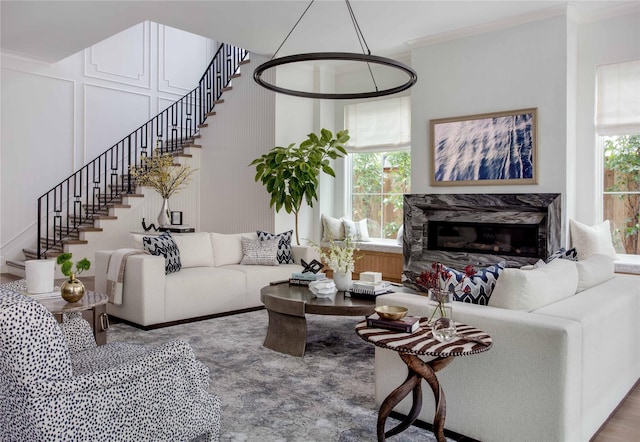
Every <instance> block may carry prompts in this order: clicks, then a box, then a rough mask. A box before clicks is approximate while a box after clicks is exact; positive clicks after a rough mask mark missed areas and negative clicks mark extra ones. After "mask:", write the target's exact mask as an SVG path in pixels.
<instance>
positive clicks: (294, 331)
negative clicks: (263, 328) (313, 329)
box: [264, 310, 307, 357]
mask: <svg viewBox="0 0 640 442" xmlns="http://www.w3.org/2000/svg"><path fill="white" fill-rule="evenodd" d="M268 311H269V326H268V328H267V337H266V338H265V339H264V346H265V347H267V348H268V349H271V350H274V351H278V352H280V353H285V354H288V355H291V356H300V357H302V356H304V350H305V348H306V346H307V320H306V318H305V317H304V316H292V315H287V314H283V313H279V312H275V311H273V310H268Z"/></svg>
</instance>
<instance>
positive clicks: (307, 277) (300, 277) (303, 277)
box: [289, 272, 327, 286]
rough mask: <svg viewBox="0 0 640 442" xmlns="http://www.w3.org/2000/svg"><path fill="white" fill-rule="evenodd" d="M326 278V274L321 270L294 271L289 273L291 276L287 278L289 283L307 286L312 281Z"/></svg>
mask: <svg viewBox="0 0 640 442" xmlns="http://www.w3.org/2000/svg"><path fill="white" fill-rule="evenodd" d="M326 278H327V276H326V275H325V274H324V273H322V272H318V273H313V272H294V273H292V274H291V278H289V284H291V285H305V286H308V285H309V283H310V282H312V281H320V280H321V279H326Z"/></svg>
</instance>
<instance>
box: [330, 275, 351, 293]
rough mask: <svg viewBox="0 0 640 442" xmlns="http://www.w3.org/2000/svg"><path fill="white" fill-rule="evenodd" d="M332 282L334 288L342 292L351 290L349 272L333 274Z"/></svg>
mask: <svg viewBox="0 0 640 442" xmlns="http://www.w3.org/2000/svg"><path fill="white" fill-rule="evenodd" d="M333 282H334V283H335V285H336V288H337V289H338V290H339V291H341V292H344V291H345V290H350V289H351V272H347V273H338V272H333Z"/></svg>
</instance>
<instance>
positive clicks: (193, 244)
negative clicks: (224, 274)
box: [173, 232, 213, 269]
mask: <svg viewBox="0 0 640 442" xmlns="http://www.w3.org/2000/svg"><path fill="white" fill-rule="evenodd" d="M173 239H174V241H175V242H176V244H177V245H178V249H179V250H180V262H181V263H182V268H183V269H185V268H189V267H213V249H212V247H211V240H210V239H209V234H208V233H206V232H197V233H186V234H184V235H175V236H174V237H173Z"/></svg>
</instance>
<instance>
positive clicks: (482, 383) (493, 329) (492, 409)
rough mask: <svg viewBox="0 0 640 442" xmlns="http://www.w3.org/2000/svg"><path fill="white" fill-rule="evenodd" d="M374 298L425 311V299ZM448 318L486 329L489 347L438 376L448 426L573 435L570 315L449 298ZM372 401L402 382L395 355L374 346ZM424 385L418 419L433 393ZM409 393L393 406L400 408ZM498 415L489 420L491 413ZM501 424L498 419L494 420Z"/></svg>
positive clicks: (577, 380) (573, 326) (578, 343)
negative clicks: (517, 309)
mask: <svg viewBox="0 0 640 442" xmlns="http://www.w3.org/2000/svg"><path fill="white" fill-rule="evenodd" d="M376 302H377V304H378V305H381V304H387V305H389V304H391V305H401V306H405V307H407V308H408V309H409V314H410V315H416V316H425V315H427V314H428V307H427V303H428V300H427V298H426V297H421V296H416V295H412V294H406V293H395V294H389V295H381V296H378V298H377V301H376ZM453 318H454V320H455V321H458V322H463V323H465V324H469V325H472V326H474V327H477V328H479V329H481V330H484V331H486V332H487V333H489V335H491V337H492V339H493V346H492V348H491V349H489V350H488V351H486V352H483V353H480V354H477V355H470V356H464V357H457V358H455V360H454V361H453V362H452V363H451V364H450V365H449V366H448V367H447V368H445V369H444V370H442V371H441V372H439V373H438V379H439V380H440V383H441V386H442V388H443V391H444V393H445V395H446V398H447V410H451V413H448V414H447V428H448V429H450V430H452V431H455V432H458V433H461V434H464V435H466V436H469V437H472V438H474V439H479V440H492V441H508V440H509V441H510V440H545V441H561V440H580V439H581V437H580V424H579V422H580V413H581V382H582V381H581V380H582V328H581V326H580V324H579V323H578V322H576V321H572V320H569V319H564V318H557V317H551V316H545V315H539V314H535V313H527V312H522V311H514V310H506V309H499V308H495V307H489V306H478V305H471V304H463V303H459V302H455V303H454V304H453ZM375 376H376V402H377V403H378V404H380V403H381V402H382V401H383V400H384V398H385V397H386V396H387V395H388V394H389V393H390V392H391V391H392V390H393V389H394V388H395V387H397V386H398V385H400V384H401V383H402V382H403V381H404V377H405V376H406V366H405V365H404V364H403V363H402V361H401V360H400V358H399V357H398V355H397V353H395V352H393V351H391V350H386V349H379V348H376V360H375ZM423 391H424V393H423V394H424V406H423V409H422V412H421V413H420V419H423V420H425V421H427V422H433V416H434V407H433V395H432V393H431V391H430V390H428V389H427V390H423ZM410 408H411V403H410V398H409V400H406V399H405V400H404V401H403V402H402V403H401V404H400V406H399V408H396V410H397V411H400V412H401V413H403V414H407V413H408V411H409V409H410ZM497 416H498V417H499V418H498V421H496V417H497ZM496 422H500V425H496Z"/></svg>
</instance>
